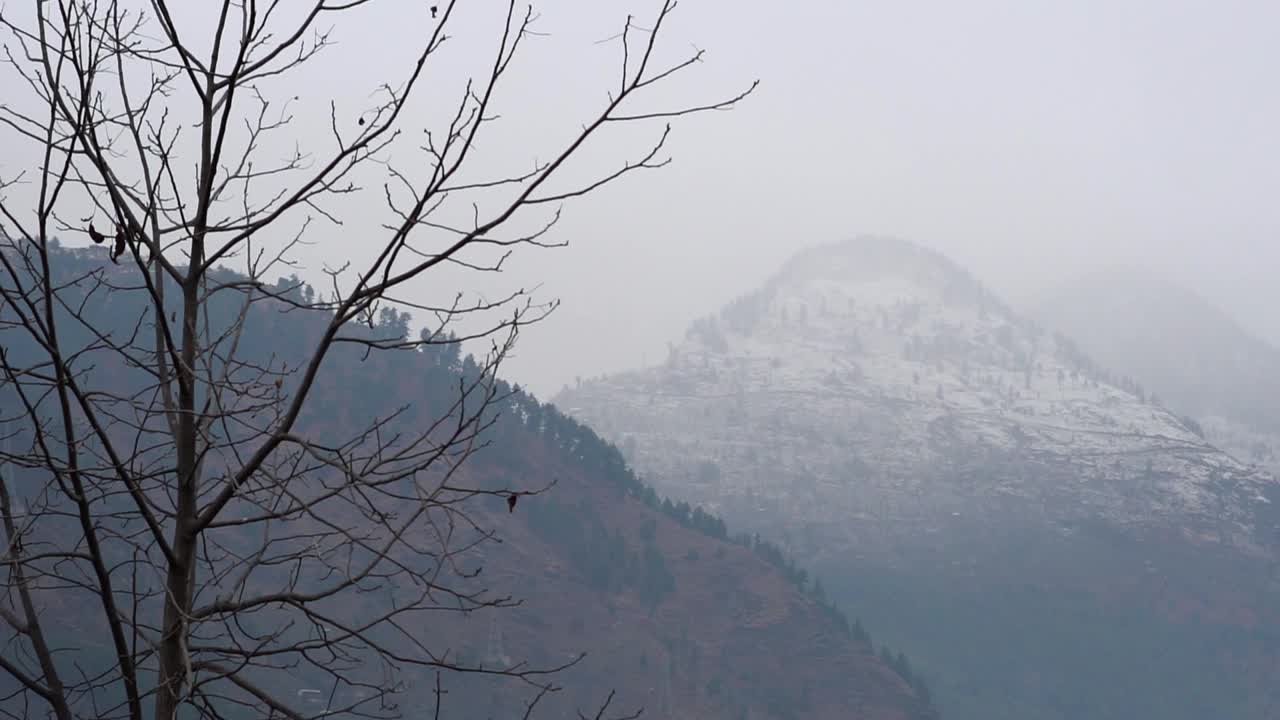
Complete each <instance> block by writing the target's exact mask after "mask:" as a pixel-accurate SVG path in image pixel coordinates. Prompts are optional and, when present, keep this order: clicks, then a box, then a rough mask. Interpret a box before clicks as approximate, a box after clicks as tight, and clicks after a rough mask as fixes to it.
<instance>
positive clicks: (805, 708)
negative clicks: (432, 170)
mask: <svg viewBox="0 0 1280 720" xmlns="http://www.w3.org/2000/svg"><path fill="white" fill-rule="evenodd" d="M55 257H56V258H57V260H58V262H59V263H60V264H61V268H60V270H61V273H62V275H63V276H64V279H65V280H68V281H69V280H71V279H72V278H76V277H84V278H88V279H92V278H94V277H95V276H96V275H97V274H99V273H120V272H122V271H120V270H118V269H117V268H115V267H113V266H112V265H110V264H105V265H104V264H103V263H102V258H101V257H99V256H97V254H95V253H93V252H71V251H60V252H59V253H57V254H56V256H55ZM229 278H230V276H229ZM128 279H129V278H128V277H127V276H124V275H120V276H117V277H114V278H113V281H114V282H116V283H117V284H127V281H128ZM122 281H123V282H122ZM84 286H85V287H86V288H87V287H89V286H90V283H89V282H85V283H84ZM279 287H280V290H282V291H284V292H286V293H299V294H305V293H308V292H310V291H309V289H307V288H305V287H302V286H300V285H299V286H297V287H291V286H290V284H289V283H282V284H281V285H280V286H279ZM142 297H143V296H142V293H140V292H129V291H126V290H113V291H109V292H108V291H106V290H105V289H101V288H100V289H98V290H97V291H95V293H94V295H93V296H92V297H90V298H88V299H89V300H90V302H89V303H88V306H89V307H91V308H92V310H91V313H92V314H93V315H94V317H95V318H96V322H97V329H98V330H99V332H103V333H106V334H117V333H133V332H138V331H139V328H142V329H143V330H142V331H146V328H147V327H148V326H147V323H146V318H145V310H144V307H143V306H142V305H141V304H138V303H139V301H140V300H142ZM256 307H257V308H258V309H257V310H256V311H255V314H253V315H252V316H251V318H250V322H249V323H248V324H247V326H246V329H245V332H244V334H243V336H242V337H241V338H240V339H239V343H240V347H241V355H242V356H245V357H257V358H266V357H268V356H271V355H274V356H275V357H276V358H277V359H283V360H285V361H287V362H289V363H290V365H291V366H292V365H293V364H294V363H295V362H296V360H295V357H294V356H296V354H297V351H298V350H299V349H300V348H302V347H304V346H305V345H306V339H307V338H308V337H309V336H311V334H312V333H314V332H316V331H317V328H320V327H323V324H324V322H326V321H327V318H325V317H323V316H322V314H321V313H318V312H315V311H306V312H303V311H296V310H290V309H289V306H288V305H287V304H286V303H283V302H281V303H274V304H272V305H267V304H265V303H264V304H260V305H258V306H256ZM232 310H233V305H232V304H230V303H228V304H226V305H225V306H224V307H222V308H221V310H220V312H231V311H232ZM224 322H225V320H224ZM218 323H219V320H218V318H217V317H216V312H215V313H214V316H212V319H211V324H213V325H215V326H217V325H218ZM408 323H409V318H408V317H407V316H405V315H402V314H398V313H395V312H393V311H387V312H384V314H383V315H382V318H381V322H380V323H379V324H377V325H376V327H374V328H370V329H369V332H370V333H371V334H374V335H378V336H382V337H388V338H390V337H396V336H403V334H404V333H406V332H407V331H408V327H409V324H408ZM88 341H89V338H87V337H83V338H70V339H68V342H69V343H71V344H73V345H74V343H76V342H79V343H82V344H83V343H87V342H88ZM8 349H9V351H11V352H15V353H20V352H22V348H21V347H18V346H16V345H14V346H11V347H9V348H8ZM109 357H111V356H110V355H107V354H104V355H103V358H104V361H103V362H101V363H99V364H93V363H92V362H90V361H89V359H88V358H86V359H85V365H86V367H88V368H89V369H88V370H86V372H89V373H92V374H93V380H94V382H95V383H111V384H112V385H113V386H115V387H116V388H117V389H121V388H127V387H129V386H130V385H131V384H132V383H133V382H134V381H135V380H136V379H137V376H136V373H137V370H136V369H132V368H124V367H120V366H119V365H118V364H117V365H112V364H109V363H108V362H106V358H109ZM478 372H480V368H479V367H478V366H477V365H476V363H475V362H474V361H473V360H472V358H470V357H463V356H462V355H461V354H460V353H459V348H458V345H457V344H456V343H455V344H441V345H438V346H432V347H431V348H429V349H428V350H426V351H418V350H404V351H391V352H381V353H373V354H370V355H368V356H367V357H366V356H365V354H364V353H363V352H362V351H361V350H360V349H358V348H356V347H355V346H340V347H339V348H337V349H336V350H335V352H333V353H332V354H331V356H330V357H329V358H328V359H327V360H326V365H325V371H324V372H323V373H322V374H321V380H320V382H319V384H318V386H317V388H316V394H315V395H314V396H313V403H312V404H311V405H310V407H309V411H308V413H307V415H306V416H305V420H304V422H303V423H302V426H303V428H302V429H304V430H306V431H307V432H308V433H309V434H310V435H312V436H318V437H320V438H323V437H324V436H325V435H326V434H328V432H329V431H330V430H331V431H333V434H334V435H335V436H337V435H340V434H342V431H344V430H345V431H346V432H350V428H353V427H358V426H359V424H360V423H362V422H366V421H367V420H368V419H369V418H371V417H372V416H373V415H374V414H375V413H380V414H381V415H383V416H385V415H386V414H387V413H388V412H389V411H396V410H397V409H399V411H398V413H397V414H396V415H395V416H394V417H393V418H391V419H390V421H389V423H388V425H387V426H386V431H387V432H394V431H395V429H396V428H397V427H420V426H421V425H422V424H424V423H426V422H430V421H432V420H434V419H435V418H436V417H438V416H439V415H441V414H445V413H447V412H448V408H449V407H450V406H451V404H452V403H454V402H456V401H457V393H458V388H459V380H460V379H465V378H467V377H472V378H474V375H475V374H476V373H478ZM282 391H283V392H288V391H289V387H288V383H286V384H285V387H284V388H282ZM488 391H489V392H491V393H492V397H493V399H494V405H493V407H494V411H495V412H494V416H493V420H494V422H493V424H492V425H491V426H490V427H489V428H488V430H486V431H485V433H484V435H483V437H482V440H483V443H484V446H483V447H481V448H480V449H479V450H478V451H477V452H476V454H475V455H474V456H473V457H472V458H471V459H470V460H469V461H468V462H467V463H466V464H465V465H463V466H462V469H461V470H460V471H459V472H460V473H461V474H463V475H464V476H465V477H464V479H465V480H466V481H467V482H468V483H470V484H471V485H472V486H478V487H480V488H486V489H492V490H502V489H506V488H514V489H530V490H532V489H537V488H541V487H545V486H551V487H550V489H549V490H548V491H547V492H545V493H542V494H538V495H532V496H526V497H523V498H522V499H521V500H520V502H519V504H518V506H517V507H516V508H515V511H514V512H511V513H509V512H507V508H506V505H505V502H504V501H503V499H502V498H501V497H499V496H483V495H482V496H475V497H472V498H471V499H470V500H468V501H467V502H470V503H472V506H473V508H479V511H478V512H473V513H472V517H473V518H474V519H478V521H479V524H480V525H481V526H482V527H480V528H479V531H480V532H488V531H492V532H493V533H494V535H495V536H496V537H497V538H498V540H499V542H498V543H486V544H482V545H479V546H478V547H476V548H474V549H472V550H469V551H467V552H465V553H463V554H461V555H459V556H458V557H457V558H456V561H457V562H458V563H460V564H463V565H465V566H467V567H468V568H472V569H482V571H481V572H480V573H479V575H478V576H477V577H476V579H475V581H474V584H475V588H476V589H481V588H483V589H486V590H487V591H488V592H489V593H490V594H491V595H492V596H496V597H502V596H506V595H510V596H512V597H513V598H516V599H518V600H521V601H522V603H521V604H520V605H519V606H518V607H514V608H508V609H497V610H484V611H480V612H474V613H471V614H469V615H458V614H453V613H447V614H439V615H429V616H423V617H422V622H439V623H440V627H439V629H438V632H437V633H436V634H435V637H436V638H438V643H437V647H435V648H433V650H437V651H439V652H445V651H446V650H447V651H448V653H449V657H451V658H454V659H460V660H462V661H465V662H468V663H479V664H482V665H485V666H487V667H494V666H507V665H509V664H511V663H518V662H528V663H530V664H532V665H535V666H541V667H551V666H556V665H559V664H563V663H565V662H567V661H569V660H572V659H573V658H574V657H576V656H577V654H578V653H580V652H585V653H586V657H585V658H584V659H583V660H582V661H581V662H580V663H578V664H576V665H574V666H573V667H571V668H570V669H569V670H567V671H565V672H564V673H563V674H562V675H561V676H560V677H559V679H558V682H559V683H560V684H561V685H563V686H564V690H563V691H562V692H559V693H556V694H554V695H552V696H550V697H549V698H548V699H547V700H545V701H544V703H543V704H542V705H540V708H541V715H540V716H542V717H560V716H561V715H562V714H564V713H569V714H570V715H571V712H570V711H571V709H573V708H580V707H581V708H585V707H594V706H596V705H598V704H599V702H600V701H601V699H602V698H603V697H604V696H605V695H606V694H607V693H608V692H609V691H610V690H611V689H616V690H617V693H618V696H617V699H616V701H615V703H616V704H615V706H614V707H616V708H618V709H619V710H621V711H630V710H634V709H635V708H637V707H641V706H642V707H644V708H645V709H646V712H645V717H653V718H725V719H734V720H736V719H737V718H779V719H781V718H837V717H839V718H848V717H857V718H865V719H867V720H878V719H884V720H915V719H921V720H923V719H926V718H933V717H936V712H935V711H934V710H933V709H932V707H931V703H930V701H929V700H928V697H927V695H928V691H927V690H926V689H925V687H924V684H923V682H922V681H920V680H919V679H918V678H915V677H913V676H912V674H911V672H910V668H909V663H908V662H907V661H906V660H905V658H903V657H902V656H900V655H895V654H891V653H887V652H878V651H877V648H876V647H875V646H874V645H873V644H872V642H871V640H870V638H869V637H868V635H867V633H866V632H865V631H864V630H863V629H862V627H861V625H860V624H857V623H855V624H853V625H852V626H851V625H850V623H849V622H848V621H847V620H846V619H845V618H844V616H843V615H842V614H841V613H840V612H839V611H837V610H836V609H834V608H833V607H831V606H830V605H828V604H827V603H826V602H825V600H824V597H825V596H824V593H823V590H822V588H821V585H820V584H819V583H815V582H810V581H809V578H808V577H807V575H806V573H805V572H804V571H803V570H801V569H799V568H797V567H796V566H795V565H793V564H791V563H790V562H789V561H787V560H786V559H785V558H784V557H783V555H782V553H781V552H780V551H779V550H778V549H777V548H776V547H774V546H772V545H769V544H768V543H764V542H761V541H759V540H757V539H755V538H749V537H745V536H744V537H737V538H732V537H730V534H729V533H728V530H727V528H726V527H725V525H724V523H723V522H722V521H720V520H719V519H717V518H715V517H712V516H710V515H708V514H706V513H703V512H702V511H701V510H698V509H694V508H690V507H689V506H688V505H685V504H683V503H679V504H677V503H672V502H670V501H663V500H660V498H659V497H658V496H657V494H656V493H655V492H654V491H653V490H652V489H651V488H649V487H648V486H646V485H644V484H643V483H642V482H640V481H639V479H638V478H637V477H636V476H635V475H634V474H633V473H632V472H631V470H630V469H629V468H628V467H627V465H626V464H625V462H624V461H623V459H622V454H621V453H620V452H619V451H618V450H617V448H615V447H614V446H612V445H610V444H608V443H606V442H605V441H603V440H601V439H600V438H599V437H598V436H597V435H596V434H595V433H594V432H592V431H591V430H590V429H588V428H586V427H585V426H583V425H581V424H579V423H578V422H576V421H575V420H573V419H571V418H569V417H567V416H566V415H564V414H562V413H560V412H559V411H558V410H557V409H556V408H555V406H553V405H550V404H544V403H540V402H538V401H537V400H536V399H534V398H533V397H531V396H529V395H528V394H526V393H524V392H523V391H521V390H519V388H517V387H514V386H511V385H508V384H507V383H505V382H502V381H497V382H495V383H493V384H492V385H491V386H490V387H489V388H488ZM469 401H476V398H471V399H470V400H469ZM19 479H20V478H19ZM352 521H353V523H356V522H358V516H354V515H353V517H352ZM466 531H467V529H466V528H458V529H457V532H458V533H459V534H460V535H461V534H463V533H464V532H466ZM218 532H219V542H221V543H223V544H224V545H225V546H227V547H234V546H235V545H236V544H237V542H238V541H240V540H243V538H237V537H236V533H237V532H238V531H237V529H236V528H235V526H230V527H227V528H225V529H220V530H219V531H218ZM424 532H425V529H424ZM405 591H406V590H405V589H402V588H381V589H378V590H377V591H376V592H377V593H378V594H377V595H370V596H368V597H370V602H374V599H373V598H374V597H377V598H380V599H381V600H385V599H386V597H387V596H386V595H385V593H391V594H392V596H394V594H395V593H397V592H405ZM54 602H55V606H56V602H57V601H56V600H54ZM53 612H59V613H61V614H63V615H64V616H65V617H67V618H68V619H70V618H72V617H74V616H75V615H74V613H75V608H74V607H69V606H64V607H60V608H57V609H55V610H53ZM334 612H335V616H336V617H342V618H346V619H348V620H353V619H358V618H359V616H360V613H361V607H359V606H358V605H352V606H347V607H342V608H335V609H334ZM267 617H269V616H267ZM258 622H266V621H265V620H258ZM67 627H68V628H69V629H70V630H71V633H70V634H69V635H67V636H66V637H64V638H63V642H65V643H67V645H68V646H72V647H81V648H85V647H86V646H85V643H84V642H83V637H87V636H92V635H93V632H94V628H92V627H82V626H79V625H77V623H76V622H75V621H69V622H68V623H67ZM82 652H88V653H90V654H91V653H92V652H94V650H93V649H92V648H90V649H87V650H82ZM882 657H883V658H884V659H882ZM886 661H887V662H886ZM305 681H306V678H299V682H300V683H303V684H304V686H305ZM504 682H505V681H504ZM433 684H434V678H433V677H432V676H430V675H429V674H425V673H422V674H419V675H417V676H416V677H413V678H412V679H410V682H409V687H408V688H406V690H405V692H404V695H403V696H402V697H403V698H404V704H405V706H406V707H410V708H412V707H430V706H431V704H432V702H433V700H432V692H431V691H432V690H433ZM444 684H445V686H446V689H447V690H448V691H449V693H448V695H446V696H445V701H444V712H443V713H442V716H443V717H468V718H470V717H477V718H485V717H519V715H520V713H521V712H522V710H523V707H524V703H525V702H527V701H528V699H529V695H530V692H529V690H528V688H527V687H517V686H515V684H514V683H512V684H511V685H510V686H509V687H508V688H507V689H506V690H501V691H495V690H494V688H495V685H494V683H493V681H492V680H488V679H483V678H476V677H475V676H457V675H455V676H452V677H450V676H446V677H445V678H444ZM409 714H410V715H411V716H413V715H414V713H413V712H410V713H409Z"/></svg>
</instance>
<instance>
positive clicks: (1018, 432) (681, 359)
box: [557, 237, 1271, 545]
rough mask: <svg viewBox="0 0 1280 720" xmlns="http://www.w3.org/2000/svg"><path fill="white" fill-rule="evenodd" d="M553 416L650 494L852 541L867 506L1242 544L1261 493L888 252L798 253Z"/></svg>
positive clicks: (1129, 389)
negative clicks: (596, 436)
mask: <svg viewBox="0 0 1280 720" xmlns="http://www.w3.org/2000/svg"><path fill="white" fill-rule="evenodd" d="M557 402H558V404H560V405H561V406H562V407H567V408H570V411H571V412H573V413H575V414H577V415H578V416H579V417H581V418H582V419H583V420H585V421H587V422H588V423H590V424H591V425H593V426H594V427H595V428H596V429H597V430H598V431H600V432H602V433H604V434H605V435H606V436H609V437H611V438H612V439H614V440H615V441H616V442H618V443H619V444H620V446H622V447H623V449H624V452H626V453H627V455H628V457H629V459H630V460H631V461H632V462H633V463H634V464H635V465H637V466H638V467H639V468H640V469H641V471H642V472H644V473H645V474H646V475H648V476H649V477H650V478H651V479H652V480H653V481H654V482H655V483H657V484H658V485H660V486H662V489H663V490H665V491H667V492H672V493H673V494H676V495H678V496H682V497H686V498H689V499H690V500H693V501H696V502H700V503H704V504H707V505H710V506H712V507H714V508H716V509H718V510H720V511H722V512H724V513H726V514H728V515H730V516H731V518H734V519H738V520H739V521H743V520H747V521H750V520H751V519H752V518H758V517H759V515H758V513H759V512H761V510H760V508H762V507H771V506H778V507H780V508H787V510H786V511H785V514H787V515H789V516H796V515H799V516H800V517H801V518H803V519H804V520H805V521H807V522H809V523H816V524H819V525H824V524H841V525H844V526H847V527H848V528H850V530H849V532H851V533H855V534H856V531H855V530H853V528H855V527H857V524H856V523H850V522H849V521H850V520H852V519H855V518H857V517H859V516H865V515H866V513H868V512H869V510H868V509H869V508H879V511H880V512H882V513H883V512H888V511H889V510H888V508H891V507H893V508H896V509H897V511H898V512H901V513H905V514H906V515H909V516H912V517H914V518H915V519H917V520H920V519H922V518H932V519H930V520H928V522H927V523H926V524H928V523H935V524H936V523H937V522H939V521H940V518H947V517H954V516H958V515H963V516H969V517H974V516H985V515H988V514H990V513H992V512H995V511H996V509H997V508H1003V509H1005V510H1008V509H1009V508H1011V507H1014V506H1016V507H1018V508H1020V509H1019V511H1018V512H1020V513H1024V514H1025V513H1027V512H1032V513H1034V514H1037V515H1040V516H1043V517H1044V519H1046V520H1049V521H1051V522H1055V523H1059V524H1063V525H1064V526H1069V525H1071V524H1072V523H1075V522H1079V521H1088V520H1094V519H1105V520H1108V521H1111V522H1113V523H1118V524H1120V525H1124V526H1131V525H1139V526H1146V525H1153V524H1154V525H1159V526H1162V527H1169V526H1176V527H1178V528H1180V529H1183V530H1186V531H1187V532H1190V533H1192V534H1193V535H1197V536H1203V537H1212V538H1214V539H1215V540H1214V541H1217V542H1230V543H1233V544H1242V545H1252V543H1253V539H1252V538H1253V537H1254V530H1255V525H1256V523H1255V516H1256V512H1255V509H1256V507H1257V506H1258V505H1259V504H1266V503H1267V497H1266V496H1267V493H1268V492H1269V489H1268V488H1269V487H1270V486H1271V480H1270V478H1269V477H1268V476H1267V475H1265V474H1264V473H1262V472H1260V471H1258V470H1257V469H1255V468H1253V467H1251V466H1248V465H1246V464H1244V463H1241V462H1239V461H1237V460H1235V459H1234V458H1232V457H1230V456H1229V455H1227V454H1225V453H1223V452H1221V451H1219V450H1218V449H1217V448H1215V447H1213V446H1212V445H1210V444H1209V443H1207V442H1206V441H1205V440H1204V439H1203V438H1202V437H1200V436H1199V435H1198V434H1197V432H1196V431H1195V428H1194V427H1193V426H1192V425H1190V424H1188V423H1186V422H1185V421H1184V420H1182V419H1181V418H1179V417H1178V416H1177V415H1175V414H1174V413H1172V412H1170V411H1168V410H1166V409H1164V408H1163V407H1162V406H1161V405H1160V404H1159V403H1158V401H1157V400H1156V399H1155V398H1152V397H1150V396H1149V395H1148V394H1147V393H1146V392H1144V391H1143V389H1142V388H1141V387H1139V386H1138V385H1137V384H1136V383H1133V382H1131V381H1129V380H1127V379H1123V378H1118V377H1114V376H1112V375H1110V374H1108V373H1106V372H1105V371H1104V370H1102V369H1100V368H1098V367H1097V366H1096V365H1095V364H1094V363H1092V362H1091V361H1090V360H1089V359H1088V358H1087V357H1085V356H1084V355H1083V354H1082V353H1080V352H1079V351H1078V350H1077V349H1076V348H1075V346H1074V345H1073V344H1072V343H1070V342H1069V341H1067V340H1065V339H1063V338H1061V337H1059V336H1055V335H1053V334H1051V333H1048V332H1045V331H1043V330H1041V329H1040V328H1038V327H1037V326H1036V325H1035V324H1034V323H1032V322H1030V321H1028V320H1026V319H1024V318H1022V317H1021V316H1019V315H1017V314H1016V313H1014V312H1013V311H1011V310H1010V309H1008V308H1007V306H1005V305H1004V304H1003V303H1001V302H1000V301H999V300H998V299H997V298H995V297H994V296H993V295H992V294H991V293H989V292H988V291H987V290H986V289H985V288H983V287H982V285H981V284H980V283H978V282H977V281H976V280H974V279H973V277H972V276H971V275H969V273H967V272H966V271H965V270H963V269H962V268H960V267H958V266H957V265H955V264H954V263H952V262H951V261H949V260H947V259H946V258H945V257H943V256H941V255H939V254H937V253H935V252H933V251H930V250H927V249H924V248H922V247H919V246H916V245H912V244H910V243H907V242H903V241H898V240H893V239H887V238H878V237H863V238H858V239H856V240H852V241H847V242H843V243H837V244H833V245H827V246H819V247H815V248H811V249H809V250H806V251H804V252H802V253H800V254H799V255H797V256H796V257H795V258H793V259H792V260H791V261H790V262H788V263H787V264H786V265H785V266H784V267H783V268H782V269H781V270H780V271H779V273H778V274H777V275H775V276H774V277H773V278H772V279H771V280H770V281H769V282H767V283H766V284H765V285H764V286H763V287H762V288H760V289H759V290H757V291H755V292H752V293H750V294H748V295H745V296H743V297H741V298H739V299H738V300H736V301H734V302H733V303H730V304H729V305H728V306H727V307H725V308H724V309H723V310H722V311H720V312H719V313H718V314H716V315H712V316H708V317H706V318H704V319H702V320H699V321H697V322H695V323H693V325H692V326H691V327H690V328H689V330H688V332H687V333H686V336H685V338H684V340H683V341H682V342H680V343H678V344H675V345H673V346H672V348H671V352H670V355H669V357H668V359H667V361H666V363H665V364H664V365H662V366H660V367H655V368H649V369H646V370H642V371H637V372H632V373H627V374H624V375H619V376H615V377H611V378H605V379H602V380H598V381H593V382H588V383H584V384H583V385H582V386H580V387H578V388H576V389H573V390H568V391H566V392H565V393H564V394H563V395H562V396H561V397H560V398H558V399H557ZM907 498H915V501H909V500H907ZM902 527H903V528H918V526H917V525H916V524H906V525H903V526H902Z"/></svg>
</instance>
